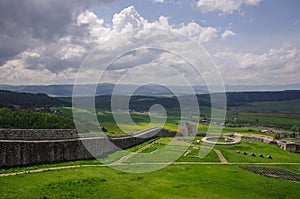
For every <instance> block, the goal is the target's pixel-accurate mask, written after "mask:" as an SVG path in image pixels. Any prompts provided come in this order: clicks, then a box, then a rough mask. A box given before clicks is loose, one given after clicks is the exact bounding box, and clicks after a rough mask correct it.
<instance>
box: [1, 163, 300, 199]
mask: <svg viewBox="0 0 300 199" xmlns="http://www.w3.org/2000/svg"><path fill="white" fill-rule="evenodd" d="M282 167H284V166H282ZM297 168H298V167H297V166H288V169H289V170H293V171H295V170H296V169H297ZM28 182H30V183H28ZM0 184H1V186H0V192H1V195H0V198H22V199H23V198H32V199H34V198H62V199H63V198H168V199H169V198H251V199H252V198H290V199H292V198H298V196H299V194H300V189H299V183H297V182H293V181H288V180H283V179H275V178H268V177H264V176H261V175H257V174H253V173H251V172H248V171H245V170H243V169H241V168H239V167H238V166H237V165H170V166H168V167H166V168H164V169H161V170H158V171H154V172H151V173H143V174H133V173H124V172H120V171H118V170H114V169H111V168H109V167H87V168H76V169H64V170H59V171H51V172H43V173H36V174H26V175H17V176H9V177H1V178H0Z"/></svg>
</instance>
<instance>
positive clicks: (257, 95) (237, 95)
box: [227, 90, 300, 106]
mask: <svg viewBox="0 0 300 199" xmlns="http://www.w3.org/2000/svg"><path fill="white" fill-rule="evenodd" d="M296 99H300V90H287V91H275V92H274V91H272V92H266V91H264V92H230V93H227V105H228V106H235V105H241V104H246V103H251V102H266V101H284V100H296Z"/></svg>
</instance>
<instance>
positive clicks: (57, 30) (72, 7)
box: [0, 0, 111, 66]
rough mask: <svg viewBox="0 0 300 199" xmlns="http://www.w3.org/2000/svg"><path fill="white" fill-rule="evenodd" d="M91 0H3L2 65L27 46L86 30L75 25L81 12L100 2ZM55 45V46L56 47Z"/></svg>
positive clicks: (0, 23)
mask: <svg viewBox="0 0 300 199" xmlns="http://www.w3.org/2000/svg"><path fill="white" fill-rule="evenodd" d="M108 2H111V1H108V0H105V1H96V0H94V1H91V0H0V44H1V45H0V66H1V65H3V64H4V63H5V62H6V61H8V60H10V59H12V58H13V57H15V56H17V55H18V54H19V53H21V52H23V51H25V50H26V49H33V48H37V47H39V46H41V45H47V44H50V43H53V42H54V43H55V42H56V41H57V40H58V39H59V38H61V37H63V36H66V35H70V34H78V36H83V34H85V33H84V31H80V30H76V28H74V27H72V24H74V21H75V20H76V17H77V16H78V15H79V13H81V12H83V11H84V10H87V9H89V8H91V7H92V6H95V5H96V4H99V3H108ZM54 48H55V47H54Z"/></svg>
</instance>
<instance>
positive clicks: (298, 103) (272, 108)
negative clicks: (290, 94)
mask: <svg viewBox="0 0 300 199" xmlns="http://www.w3.org/2000/svg"><path fill="white" fill-rule="evenodd" d="M239 110H240V111H255V112H282V113H300V99H297V100H285V101H274V102H270V101H269V102H253V103H248V104H245V105H242V106H239Z"/></svg>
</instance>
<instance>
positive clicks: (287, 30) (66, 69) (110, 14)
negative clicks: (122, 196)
mask: <svg viewBox="0 0 300 199" xmlns="http://www.w3.org/2000/svg"><path fill="white" fill-rule="evenodd" d="M0 4H1V5H0V9H1V10H0V24H1V31H0V42H1V44H2V45H1V47H0V70H1V73H0V83H1V84H66V83H68V84H71V83H74V81H75V78H76V76H78V74H77V71H78V69H79V67H80V66H81V64H82V62H83V61H84V59H85V58H86V57H87V55H88V54H89V53H90V52H91V50H92V49H93V48H95V47H97V46H101V45H102V44H103V43H104V42H105V41H107V40H110V39H112V38H113V37H114V36H115V37H121V36H123V37H124V35H126V34H127V33H128V32H134V33H135V34H136V35H138V33H140V32H139V31H141V32H147V31H149V30H150V29H151V28H153V27H155V28H162V27H163V28H166V29H168V30H170V31H173V32H176V33H180V34H183V35H185V36H187V37H189V38H191V39H193V40H194V41H195V42H197V43H198V44H199V45H201V46H203V47H204V49H205V50H206V51H207V52H208V53H209V54H210V56H211V58H212V60H213V61H214V62H215V64H216V67H217V69H218V70H219V71H220V73H221V75H222V78H223V80H224V83H225V84H231V85H261V84H297V83H300V80H299V78H298V77H299V76H300V39H299V38H300V37H299V35H300V34H299V33H300V12H299V10H300V1H298V0H192V1H187V0H182V1H180V0H138V1H136V0H135V1H133V0H118V1H109V0H105V1H96V0H95V1H80V0H65V1H59V0H54V1H53V2H46V1H37V0H27V1H26V2H22V3H20V2H19V1H17V0H3V1H1V2H0ZM137 29H138V30H137ZM126 32H127V33H126ZM151 34H152V32H149V35H151ZM164 41H165V40H164V38H161V41H160V42H161V43H163V42H164ZM150 44H151V43H150ZM116 45H117V46H118V48H120V49H123V47H124V46H122V45H120V44H116ZM170 45H171V44H170ZM124 49H125V47H124ZM103 50H104V49H103ZM105 50H107V51H105V52H107V54H110V53H112V52H110V51H108V49H105ZM143 52H144V51H143ZM145 52H147V53H151V52H148V51H145ZM183 53H187V52H183ZM135 54H138V55H139V56H141V57H143V56H144V57H147V54H143V53H133V54H132V56H129V57H128V56H127V57H126V61H127V62H130V61H132V62H134V66H133V67H132V68H131V69H128V68H126V70H130V73H131V74H132V75H134V76H137V77H141V79H140V80H143V78H142V75H141V74H137V73H136V71H141V70H140V68H142V67H144V70H143V72H144V73H145V74H147V73H150V72H151V71H150V70H151V69H153V68H156V67H157V66H156V65H155V64H158V63H159V64H161V63H162V61H164V62H163V63H164V64H165V65H168V64H169V66H173V65H174V66H175V65H176V66H178V64H176V63H174V60H176V59H175V58H174V57H172V56H169V58H168V57H167V55H166V54H165V53H162V54H161V55H160V54H158V55H157V56H155V59H153V60H152V61H148V62H147V63H146V64H145V61H141V62H140V63H137V60H141V59H140V58H139V59H137V58H135V57H134V55H135ZM103 57H104V58H103V59H104V61H103V62H104V63H105V61H109V59H110V58H112V57H109V56H106V57H105V56H104V55H103ZM128 58H131V59H132V60H128ZM112 59H113V58H112ZM120 60H125V58H124V59H120ZM120 60H119V62H118V63H119V64H120V65H122V63H121V62H120ZM178 63H181V62H180V61H178ZM172 64H173V65H172ZM125 65H126V64H125ZM158 68H160V69H161V70H162V71H160V72H159V73H158V74H156V76H157V79H161V78H163V77H162V76H160V74H163V75H164V77H166V74H167V71H168V70H167V68H164V67H158ZM179 68H181V66H180V67H179ZM181 69H182V68H181ZM101 70H103V69H101ZM101 70H98V71H96V70H95V68H90V69H88V70H86V72H85V73H84V74H80V79H81V80H82V82H86V83H91V82H89V79H90V78H89V75H90V74H95V73H97V72H99V71H100V72H99V73H101ZM187 70H188V69H187ZM124 71H125V68H123V69H122V68H120V67H119V70H117V71H116V70H111V71H109V72H107V73H108V76H107V78H106V79H105V81H106V82H114V80H113V78H114V77H119V76H120V74H124V73H125V72H124ZM187 74H188V72H187ZM174 75H175V74H174ZM172 78H173V77H172V76H171V75H170V76H168V78H166V79H169V83H170V84H171V83H172V81H173V82H176V78H175V79H172ZM137 79H138V78H137ZM153 81H155V78H154V80H153ZM126 83H138V81H137V82H126ZM174 84H175V83H174Z"/></svg>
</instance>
